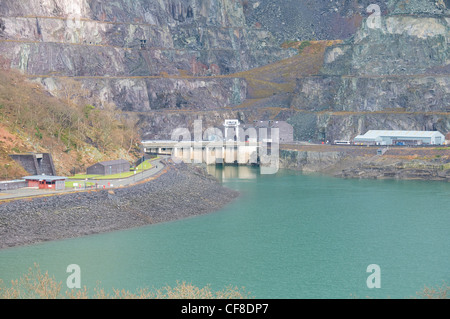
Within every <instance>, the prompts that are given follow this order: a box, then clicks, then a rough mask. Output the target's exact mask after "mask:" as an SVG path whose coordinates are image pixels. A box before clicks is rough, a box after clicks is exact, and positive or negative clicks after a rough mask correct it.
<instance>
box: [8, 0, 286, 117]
mask: <svg viewBox="0 0 450 319" xmlns="http://www.w3.org/2000/svg"><path fill="white" fill-rule="evenodd" d="M271 37H272V36H271V34H270V33H269V32H267V31H265V30H259V29H256V28H248V27H247V26H246V24H245V17H244V13H243V10H242V4H241V2H240V1H234V0H233V1H229V0H208V1H206V0H205V1H203V0H161V1H148V0H145V1H144V0H134V1H127V0H118V1H99V0H91V1H88V0H75V1H69V0H55V1H53V0H52V1H50V0H43V1H38V0H25V1H3V2H2V6H1V8H0V50H1V55H2V57H3V59H4V60H6V61H7V63H8V64H9V65H10V66H11V67H13V68H17V69H20V70H22V71H23V72H24V73H26V74H28V75H30V76H32V77H33V78H34V79H35V80H36V81H39V82H41V83H42V84H44V85H45V86H46V87H47V88H48V89H49V90H50V91H51V92H53V93H55V94H56V92H57V90H58V88H59V84H58V83H59V79H60V78H64V77H73V78H74V79H76V80H77V81H80V82H81V83H82V84H83V86H84V87H85V88H88V89H89V90H92V92H93V94H92V95H93V96H96V97H97V100H99V101H97V103H100V104H98V105H101V103H106V102H114V103H115V104H116V105H117V106H118V107H119V108H121V109H122V110H125V111H140V112H142V111H149V110H155V109H163V108H193V109H214V108H217V107H224V106H233V105H237V104H239V103H241V102H242V101H243V100H244V99H245V97H246V85H245V81H243V80H242V79H239V78H219V77H217V76H221V75H228V74H231V73H234V72H238V71H242V70H247V69H250V68H253V67H257V66H261V65H265V64H268V63H271V62H273V61H276V60H278V59H282V58H286V57H289V56H291V55H292V54H293V52H292V51H290V50H283V49H281V48H279V47H278V46H275V45H273V41H272V40H271ZM211 76H213V77H211ZM165 77H168V78H167V79H166V78H165ZM190 77H195V79H190ZM198 77H204V79H198ZM97 93H98V94H97Z"/></svg>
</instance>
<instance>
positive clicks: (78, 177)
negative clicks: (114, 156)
mask: <svg viewBox="0 0 450 319" xmlns="http://www.w3.org/2000/svg"><path fill="white" fill-rule="evenodd" d="M98 177H102V175H87V174H77V175H74V176H70V177H69V179H76V180H84V179H94V178H98Z"/></svg>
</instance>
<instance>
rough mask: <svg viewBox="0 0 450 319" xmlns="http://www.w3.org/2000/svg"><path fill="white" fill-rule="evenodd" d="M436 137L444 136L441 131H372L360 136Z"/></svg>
mask: <svg viewBox="0 0 450 319" xmlns="http://www.w3.org/2000/svg"><path fill="white" fill-rule="evenodd" d="M436 135H442V136H444V135H443V134H442V133H441V132H439V131H388V130H370V131H368V132H367V133H366V134H364V135H362V136H360V137H363V138H377V137H379V136H383V137H419V138H426V137H433V136H436Z"/></svg>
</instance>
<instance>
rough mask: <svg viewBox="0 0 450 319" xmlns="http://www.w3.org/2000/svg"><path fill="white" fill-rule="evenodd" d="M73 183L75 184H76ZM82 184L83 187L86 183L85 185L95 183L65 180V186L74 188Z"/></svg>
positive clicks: (88, 185)
mask: <svg viewBox="0 0 450 319" xmlns="http://www.w3.org/2000/svg"><path fill="white" fill-rule="evenodd" d="M74 184H77V185H76V186H75V185H74ZM80 185H82V186H83V187H84V186H85V185H86V187H91V186H95V183H92V182H75V181H66V188H75V187H79V186H80Z"/></svg>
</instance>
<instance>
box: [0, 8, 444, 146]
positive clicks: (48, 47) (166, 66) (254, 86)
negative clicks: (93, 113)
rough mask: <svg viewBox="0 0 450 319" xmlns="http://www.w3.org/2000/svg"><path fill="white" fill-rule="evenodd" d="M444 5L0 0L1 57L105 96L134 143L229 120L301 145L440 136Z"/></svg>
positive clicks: (32, 73) (100, 101)
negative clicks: (384, 131)
mask: <svg viewBox="0 0 450 319" xmlns="http://www.w3.org/2000/svg"><path fill="white" fill-rule="evenodd" d="M373 4H378V5H379V8H380V11H379V14H380V19H381V20H380V21H381V24H380V25H379V26H377V27H375V28H374V27H373V26H371V25H370V24H371V22H373V16H369V15H371V14H372V13H373V10H372V9H371V10H368V8H369V6H370V5H373ZM449 5H450V4H449V3H448V0H387V1H372V0H370V1H369V0H367V1H366V0H358V1H357V0H345V1H328V0H320V1H309V0H296V1H294V0H285V1H284V0H283V1H268V0H208V1H206V0H160V1H150V0H133V1H129V0H118V1H101V0H76V1H69V0H40V1H38V0H24V1H12V0H4V1H3V2H2V6H1V7H0V55H1V56H2V57H3V60H2V61H3V62H2V64H3V65H5V66H7V67H12V68H15V69H19V70H21V71H22V72H23V73H24V74H26V75H27V76H28V77H29V78H30V79H32V80H33V81H35V82H36V83H41V84H42V85H43V86H44V87H45V88H46V89H47V90H48V91H49V92H51V93H52V94H53V95H55V96H58V97H60V98H64V94H63V93H62V92H64V91H65V87H66V84H65V82H67V81H69V80H70V81H76V82H77V83H79V85H80V87H81V89H84V90H87V91H88V92H89V94H88V96H87V98H88V99H89V103H90V104H91V105H93V106H95V107H97V109H102V108H106V107H107V106H108V105H110V104H113V105H117V107H118V108H119V109H120V110H121V111H123V112H125V113H126V114H127V115H129V116H137V117H138V119H139V121H138V126H139V130H140V133H141V135H142V136H143V137H144V138H170V135H171V132H172V131H173V129H175V128H178V127H190V126H191V125H192V123H193V121H194V120H195V119H198V118H202V119H203V120H204V125H205V126H207V125H211V126H216V127H221V125H222V123H223V120H224V119H226V118H230V117H233V118H239V119H240V120H241V121H243V122H247V121H252V120H255V119H268V118H272V119H283V120H289V121H291V123H292V124H293V125H294V127H295V135H296V138H297V139H301V140H310V139H312V140H322V139H328V140H333V139H337V138H351V137H352V136H354V135H357V134H359V133H361V132H364V131H365V130H367V129H369V128H393V129H395V128H397V129H401V128H405V129H406V128H415V129H439V130H441V131H443V132H444V133H445V132H446V131H449V130H450V120H449V113H448V112H449V110H448V107H449V104H450V102H449V101H450V100H449V92H448V87H449V85H448V84H449V78H448V74H449V73H450V66H449V65H448V60H449V51H448V39H449V36H448V34H449V21H450V20H449V10H448V9H447V7H449ZM330 40H333V41H334V40H336V42H329V41H330ZM342 40H345V41H342Z"/></svg>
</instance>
